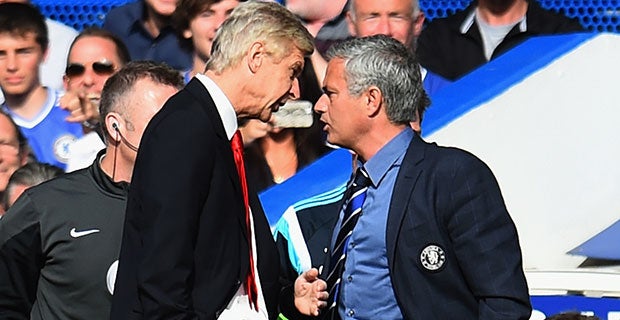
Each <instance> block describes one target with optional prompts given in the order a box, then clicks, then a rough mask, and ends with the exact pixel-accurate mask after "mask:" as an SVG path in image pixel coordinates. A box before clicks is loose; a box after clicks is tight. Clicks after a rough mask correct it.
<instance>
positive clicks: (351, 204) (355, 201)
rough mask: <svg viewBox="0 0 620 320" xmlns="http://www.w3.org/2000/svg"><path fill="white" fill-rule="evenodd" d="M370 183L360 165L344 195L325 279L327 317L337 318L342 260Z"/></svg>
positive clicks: (345, 255) (344, 257) (342, 269)
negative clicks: (339, 221)
mask: <svg viewBox="0 0 620 320" xmlns="http://www.w3.org/2000/svg"><path fill="white" fill-rule="evenodd" d="M371 183H372V181H370V178H369V177H368V173H366V170H364V168H363V167H360V168H358V169H357V172H356V173H355V179H354V180H353V183H352V184H351V185H349V188H348V189H347V193H346V194H347V197H345V199H348V200H347V201H346V202H345V203H344V205H343V212H344V215H343V217H342V224H341V225H340V230H338V235H337V236H336V242H334V248H333V250H332V254H331V260H330V272H329V275H328V276H327V281H326V282H327V288H328V289H329V299H328V302H329V308H328V313H330V314H331V315H330V316H329V317H328V319H337V318H338V315H337V314H338V308H337V307H336V305H337V302H338V290H339V287H340V279H341V277H342V273H343V271H344V262H345V259H346V257H347V246H348V243H349V239H350V237H351V233H353V228H354V227H355V224H356V223H357V220H358V219H359V217H360V215H361V212H362V205H363V204H364V200H365V199H366V190H367V189H368V186H369V185H370V184H371Z"/></svg>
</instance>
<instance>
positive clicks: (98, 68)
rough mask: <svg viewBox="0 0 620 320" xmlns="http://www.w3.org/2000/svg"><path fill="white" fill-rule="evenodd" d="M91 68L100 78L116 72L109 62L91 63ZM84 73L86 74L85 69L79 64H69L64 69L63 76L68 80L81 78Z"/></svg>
mask: <svg viewBox="0 0 620 320" xmlns="http://www.w3.org/2000/svg"><path fill="white" fill-rule="evenodd" d="M92 67H93V71H95V73H96V74H98V75H100V76H109V75H111V74H112V73H114V70H116V68H115V67H114V64H113V63H112V62H109V61H97V62H93V65H92ZM84 72H86V67H85V66H84V65H83V64H81V63H70V64H69V65H68V66H67V69H65V75H66V76H67V77H69V78H74V77H79V76H82V75H84Z"/></svg>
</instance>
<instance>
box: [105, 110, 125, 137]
mask: <svg viewBox="0 0 620 320" xmlns="http://www.w3.org/2000/svg"><path fill="white" fill-rule="evenodd" d="M121 123H122V121H121V117H120V115H119V114H118V113H116V112H110V113H108V114H107V115H106V116H105V126H104V130H105V131H106V133H107V134H108V138H110V139H112V140H113V141H115V143H119V142H120V141H121V137H120V135H119V134H118V133H117V132H116V130H118V131H121V130H124V129H123V128H122V126H121ZM114 125H116V129H115V128H114Z"/></svg>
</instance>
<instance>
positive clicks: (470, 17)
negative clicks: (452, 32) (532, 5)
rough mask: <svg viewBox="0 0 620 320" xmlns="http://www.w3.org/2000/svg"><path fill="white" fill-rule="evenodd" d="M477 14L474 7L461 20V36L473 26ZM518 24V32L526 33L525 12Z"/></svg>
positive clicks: (476, 8)
mask: <svg viewBox="0 0 620 320" xmlns="http://www.w3.org/2000/svg"><path fill="white" fill-rule="evenodd" d="M528 5H529V4H528ZM528 10H529V8H528ZM477 12H478V7H474V8H473V10H471V11H470V12H469V13H468V14H467V16H466V17H465V19H464V20H463V23H461V27H460V28H459V30H460V31H461V33H462V34H466V33H467V32H468V31H469V29H470V28H471V26H472V25H474V22H475V20H476V19H475V18H476V15H477V14H478V13H477ZM518 24H519V31H520V32H525V31H527V12H526V13H525V15H524V16H523V19H521V21H519V22H518Z"/></svg>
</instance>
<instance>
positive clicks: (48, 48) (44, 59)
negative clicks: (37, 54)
mask: <svg viewBox="0 0 620 320" xmlns="http://www.w3.org/2000/svg"><path fill="white" fill-rule="evenodd" d="M49 52H50V47H49V45H48V46H47V48H45V50H43V55H42V56H41V63H43V62H45V61H47V56H48V54H49Z"/></svg>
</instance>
